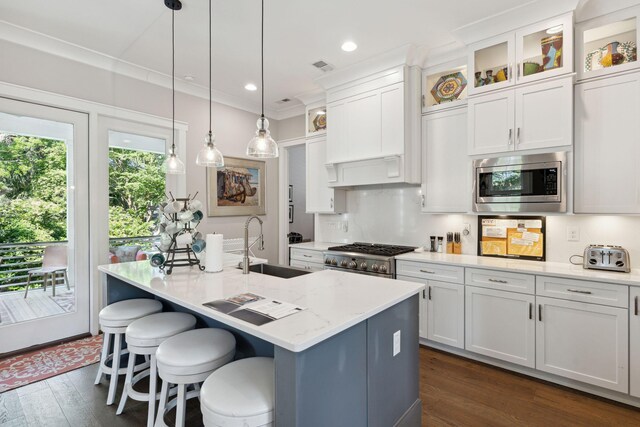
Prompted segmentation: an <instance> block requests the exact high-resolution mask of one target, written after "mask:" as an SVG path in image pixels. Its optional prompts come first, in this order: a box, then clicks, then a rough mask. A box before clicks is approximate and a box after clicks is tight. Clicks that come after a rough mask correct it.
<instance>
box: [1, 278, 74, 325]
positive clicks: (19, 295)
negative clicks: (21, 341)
mask: <svg viewBox="0 0 640 427" xmlns="http://www.w3.org/2000/svg"><path fill="white" fill-rule="evenodd" d="M73 291H74V288H73V287H72V288H71V290H70V291H69V290H67V288H66V286H64V285H58V286H56V296H55V297H54V296H53V292H52V288H51V286H49V287H47V290H46V291H43V290H42V289H41V288H40V289H30V290H29V295H28V296H27V298H24V291H13V292H2V293H0V327H2V326H6V325H10V324H13V323H19V322H25V321H29V320H34V319H39V318H43V317H50V316H56V315H59V314H64V313H70V312H73V311H75V309H76V300H75V295H74V292H73Z"/></svg>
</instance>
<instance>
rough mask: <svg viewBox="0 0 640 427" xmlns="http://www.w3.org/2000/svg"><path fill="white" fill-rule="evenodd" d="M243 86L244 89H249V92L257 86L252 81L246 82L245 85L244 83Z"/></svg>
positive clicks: (256, 88)
mask: <svg viewBox="0 0 640 427" xmlns="http://www.w3.org/2000/svg"><path fill="white" fill-rule="evenodd" d="M244 88H245V89H246V90H250V91H251V92H253V91H254V90H258V87H257V86H256V85H254V84H253V83H247V84H246V85H244Z"/></svg>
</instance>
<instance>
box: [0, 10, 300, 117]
mask: <svg viewBox="0 0 640 427" xmlns="http://www.w3.org/2000/svg"><path fill="white" fill-rule="evenodd" d="M0 39H3V40H6V41H8V42H11V43H14V44H18V45H21V46H25V47H28V48H31V49H35V50H38V51H41V52H45V53H48V54H51V55H55V56H58V57H61V58H65V59H69V60H71V61H75V62H79V63H82V64H85V65H89V66H92V67H95V68H99V69H102V70H105V71H108V72H111V73H114V74H118V75H121V76H125V77H129V78H132V79H136V80H140V81H143V82H146V83H149V84H153V85H156V86H160V87H163V88H166V89H171V76H170V75H168V74H164V73H161V72H158V71H155V70H152V69H150V68H146V67H142V66H140V65H136V64H133V63H131V62H127V61H123V60H121V59H118V58H115V57H113V56H110V55H106V54H104V53H101V52H97V51H95V50H92V49H88V48H86V47H83V46H80V45H77V44H74V43H70V42H67V41H64V40H61V39H58V38H55V37H51V36H48V35H46V34H43V33H40V32H37V31H33V30H30V29H28V28H24V27H21V26H18V25H14V24H11V23H9V22H7V21H3V20H0ZM175 89H176V92H181V93H185V94H188V95H192V96H195V97H198V98H202V99H205V100H208V99H209V89H208V88H206V87H204V86H200V85H197V84H193V83H187V82H185V81H184V80H181V79H179V78H176V80H175ZM212 99H213V101H214V102H217V103H219V104H224V105H227V106H229V107H233V108H237V109H240V110H244V111H248V112H251V113H255V114H260V104H259V103H257V102H252V101H248V100H246V99H244V98H241V97H238V96H235V95H231V94H228V93H225V92H221V91H217V90H215V89H214V90H213V93H212ZM289 109H290V108H285V109H282V110H275V109H268V108H267V109H265V115H267V116H268V117H272V118H275V119H276V120H278V117H279V116H286V115H287V114H289V113H288V110H289Z"/></svg>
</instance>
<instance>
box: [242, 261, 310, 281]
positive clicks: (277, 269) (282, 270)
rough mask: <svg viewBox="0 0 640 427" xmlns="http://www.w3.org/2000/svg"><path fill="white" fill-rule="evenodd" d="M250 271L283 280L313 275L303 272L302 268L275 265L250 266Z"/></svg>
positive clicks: (307, 271) (306, 271)
mask: <svg viewBox="0 0 640 427" xmlns="http://www.w3.org/2000/svg"><path fill="white" fill-rule="evenodd" d="M249 271H251V272H253V273H259V274H266V275H268V276H275V277H280V278H283V279H291V278H292V277H298V276H302V275H305V274H309V273H311V271H309V270H303V269H301V268H295V267H286V266H284V265H274V264H254V265H250V266H249Z"/></svg>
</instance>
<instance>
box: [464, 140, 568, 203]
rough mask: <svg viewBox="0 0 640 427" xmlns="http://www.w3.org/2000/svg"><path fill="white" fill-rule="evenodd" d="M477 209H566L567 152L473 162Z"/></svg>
mask: <svg viewBox="0 0 640 427" xmlns="http://www.w3.org/2000/svg"><path fill="white" fill-rule="evenodd" d="M473 172H474V173H473V177H474V179H473V211H474V212H566V211H567V193H566V177H567V153H566V152H558V153H546V154H532V155H526V156H512V157H497V158H492V159H480V160H475V161H474V162H473Z"/></svg>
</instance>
